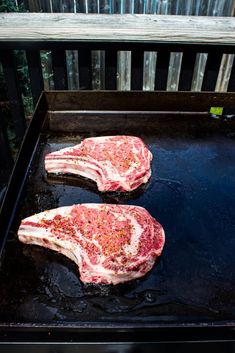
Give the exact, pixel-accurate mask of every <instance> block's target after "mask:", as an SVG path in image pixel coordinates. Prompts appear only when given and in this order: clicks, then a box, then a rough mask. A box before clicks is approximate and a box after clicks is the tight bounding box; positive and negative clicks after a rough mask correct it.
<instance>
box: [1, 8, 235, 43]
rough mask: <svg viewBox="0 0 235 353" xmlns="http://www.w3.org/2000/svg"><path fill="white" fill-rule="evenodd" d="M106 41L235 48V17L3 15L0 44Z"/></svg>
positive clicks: (68, 14) (69, 14)
mask: <svg viewBox="0 0 235 353" xmlns="http://www.w3.org/2000/svg"><path fill="white" fill-rule="evenodd" d="M42 40H43V41H50V42H51V41H58V40H59V41H70V42H71V41H78V42H79V41H80V42H82V41H87V42H89V41H90V42H92V41H93V42H94V41H96V42H97V41H98V42H99V41H105V42H123V41H124V42H148V43H190V44H221V45H235V18H233V17H206V16H201V17H200V16H173V15H171V16H165V15H164V16H163V15H129V14H126V15H111V16H110V15H105V14H102V15H98V14H72V13H66V14H59V13H50V14H49V13H2V14H0V41H1V42H9V41H42Z"/></svg>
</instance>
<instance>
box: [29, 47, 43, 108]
mask: <svg viewBox="0 0 235 353" xmlns="http://www.w3.org/2000/svg"><path fill="white" fill-rule="evenodd" d="M26 58H27V62H28V69H29V77H30V84H31V90H32V96H33V104H34V106H35V105H36V103H37V101H38V98H39V96H40V94H41V92H42V91H43V89H44V84H43V77H42V66H41V57H40V51H39V50H33V49H28V50H26Z"/></svg>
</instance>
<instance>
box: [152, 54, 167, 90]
mask: <svg viewBox="0 0 235 353" xmlns="http://www.w3.org/2000/svg"><path fill="white" fill-rule="evenodd" d="M169 60H170V52H169V51H165V50H164V49H163V50H161V51H158V52H157V66H156V75H155V90H166V86H167V76H168V66H169Z"/></svg>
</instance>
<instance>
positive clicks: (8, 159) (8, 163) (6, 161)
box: [0, 109, 13, 169]
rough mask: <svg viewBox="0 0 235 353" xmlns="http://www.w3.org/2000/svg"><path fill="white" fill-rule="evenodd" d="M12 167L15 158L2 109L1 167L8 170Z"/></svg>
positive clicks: (0, 134) (0, 126) (0, 135)
mask: <svg viewBox="0 0 235 353" xmlns="http://www.w3.org/2000/svg"><path fill="white" fill-rule="evenodd" d="M12 166H13V158H12V155H11V152H10V146H9V142H8V138H7V134H6V128H5V124H4V119H3V114H2V112H1V109H0V167H1V168H5V169H7V168H11V167H12Z"/></svg>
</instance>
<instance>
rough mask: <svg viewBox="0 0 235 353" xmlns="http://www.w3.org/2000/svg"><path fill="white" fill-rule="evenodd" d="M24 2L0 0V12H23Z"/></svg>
mask: <svg viewBox="0 0 235 353" xmlns="http://www.w3.org/2000/svg"><path fill="white" fill-rule="evenodd" d="M24 11H26V9H25V6H24V4H20V5H19V6H17V5H16V3H15V1H14V0H0V12H24Z"/></svg>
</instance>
